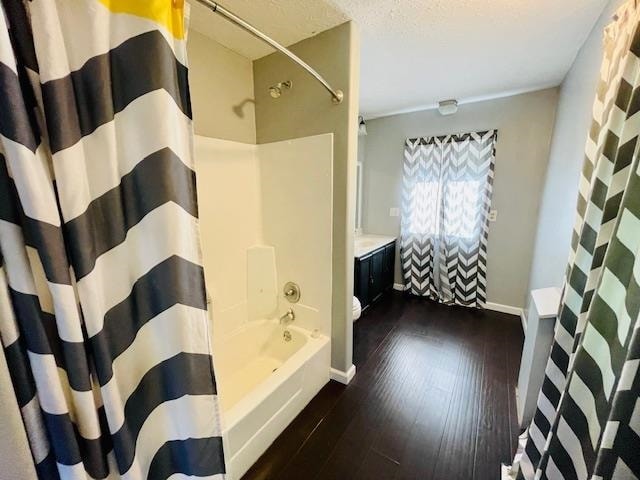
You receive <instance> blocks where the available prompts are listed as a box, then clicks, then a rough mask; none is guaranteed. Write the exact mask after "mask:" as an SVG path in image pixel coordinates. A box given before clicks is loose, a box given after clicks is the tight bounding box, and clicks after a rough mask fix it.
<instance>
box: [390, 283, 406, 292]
mask: <svg viewBox="0 0 640 480" xmlns="http://www.w3.org/2000/svg"><path fill="white" fill-rule="evenodd" d="M393 289H394V290H398V291H399V292H404V291H405V290H406V288H405V287H404V285H403V284H401V283H394V284H393Z"/></svg>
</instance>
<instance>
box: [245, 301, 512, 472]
mask: <svg viewBox="0 0 640 480" xmlns="http://www.w3.org/2000/svg"><path fill="white" fill-rule="evenodd" d="M521 349H522V330H521V327H520V320H519V318H517V317H514V316H510V315H505V314H500V313H495V312H489V311H483V312H481V311H476V310H469V309H463V308H457V307H445V306H442V305H438V304H436V303H433V302H430V301H427V300H423V299H418V298H412V297H407V296H404V295H402V294H399V293H397V292H394V293H392V294H390V295H389V296H388V297H387V298H385V299H383V300H382V301H380V302H379V303H378V304H376V305H374V306H373V307H371V308H370V310H369V311H368V312H366V313H365V314H364V315H363V317H362V318H361V319H360V320H358V322H356V323H355V326H354V363H355V365H356V367H357V373H356V376H355V378H354V379H353V380H352V382H351V384H350V385H349V386H348V387H345V386H343V385H341V384H339V383H336V382H333V381H332V382H329V383H328V384H327V385H326V386H325V387H324V388H323V389H322V390H321V391H320V393H318V395H317V396H316V397H315V398H314V399H313V400H312V401H311V403H310V404H309V405H308V406H307V407H306V408H305V409H304V410H303V411H302V413H301V414H300V415H298V417H297V418H296V419H295V420H294V421H293V422H292V423H291V425H289V427H287V429H286V430H285V431H284V432H283V433H282V435H280V436H279V437H278V438H277V439H276V441H275V442H274V443H273V445H271V447H269V449H268V450H267V451H266V452H265V454H264V455H263V456H262V457H260V459H259V460H258V461H257V462H256V464H255V465H254V466H253V467H252V468H251V469H250V470H249V472H247V474H246V475H245V476H244V477H243V478H244V479H245V480H254V479H255V480H257V479H261V480H265V479H278V480H287V479H292V480H293V479H295V480H301V479H304V480H313V479H348V480H351V479H379V480H384V479H396V480H400V479H402V480H405V479H420V480H430V479H433V480H474V479H475V480H493V479H499V478H500V463H501V462H509V463H510V461H511V457H512V453H513V452H514V451H515V447H516V440H517V435H518V431H517V420H516V414H515V395H514V388H515V382H516V381H517V374H518V368H519V366H520V351H521Z"/></svg>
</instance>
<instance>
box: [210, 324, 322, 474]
mask: <svg viewBox="0 0 640 480" xmlns="http://www.w3.org/2000/svg"><path fill="white" fill-rule="evenodd" d="M286 330H288V331H289V332H290V333H291V340H290V341H288V342H287V341H285V340H284V338H283V333H284V331H285V328H283V327H282V326H281V325H280V324H279V323H278V321H277V320H260V321H252V322H248V323H247V324H246V325H245V326H243V327H241V328H240V329H238V330H236V331H235V332H233V333H232V334H231V335H225V338H224V341H221V342H219V343H216V344H214V361H215V367H216V380H217V384H218V394H219V398H220V405H221V411H222V421H223V428H224V430H223V438H224V447H225V460H226V464H227V478H228V479H229V480H239V479H240V478H241V477H242V475H243V474H244V473H245V472H246V471H247V470H248V469H249V468H250V467H251V465H253V463H254V462H255V461H256V460H257V459H258V458H259V457H260V455H262V453H264V451H265V450H266V449H267V447H268V446H269V445H270V444H271V443H272V442H273V441H274V440H275V438H276V437H277V436H278V435H279V434H280V433H281V432H282V431H283V430H284V429H285V428H286V427H287V425H289V423H290V422H291V421H292V420H293V419H294V418H295V417H296V415H298V413H300V411H301V410H302V409H303V408H304V407H305V406H306V405H307V403H309V401H310V400H311V399H312V398H313V397H314V396H315V395H316V393H318V391H319V390H320V389H321V388H322V387H323V386H324V385H325V384H326V383H327V382H328V381H329V369H330V361H331V359H330V355H331V348H330V341H329V338H328V337H326V336H324V335H312V333H311V332H310V331H308V330H305V329H303V328H299V327H296V326H293V325H289V326H288V327H287V328H286ZM314 337H316V338H314Z"/></svg>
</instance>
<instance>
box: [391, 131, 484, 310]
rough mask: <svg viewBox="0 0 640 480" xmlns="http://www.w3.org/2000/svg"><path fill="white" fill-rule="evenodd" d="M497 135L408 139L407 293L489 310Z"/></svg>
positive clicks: (403, 230) (404, 222)
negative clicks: (489, 261)
mask: <svg viewBox="0 0 640 480" xmlns="http://www.w3.org/2000/svg"><path fill="white" fill-rule="evenodd" d="M496 139H497V132H496V131H495V130H490V131H485V132H474V133H466V134H461V135H445V136H440V137H423V138H416V139H408V140H407V141H406V144H405V150H404V164H403V194H402V222H401V259H402V271H403V276H404V283H405V288H406V290H408V291H410V292H411V293H412V294H413V295H419V296H426V297H429V298H431V299H433V300H436V301H439V302H442V303H446V304H456V305H463V306H467V307H483V306H484V304H485V301H486V286H487V279H486V272H487V240H488V235H489V223H488V222H489V218H488V216H489V209H490V207H491V192H492V188H493V171H494V163H495V143H496Z"/></svg>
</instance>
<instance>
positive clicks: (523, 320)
mask: <svg viewBox="0 0 640 480" xmlns="http://www.w3.org/2000/svg"><path fill="white" fill-rule="evenodd" d="M520 323H522V333H524V334H526V333H527V315H526V314H525V313H524V310H522V313H521V314H520Z"/></svg>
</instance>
